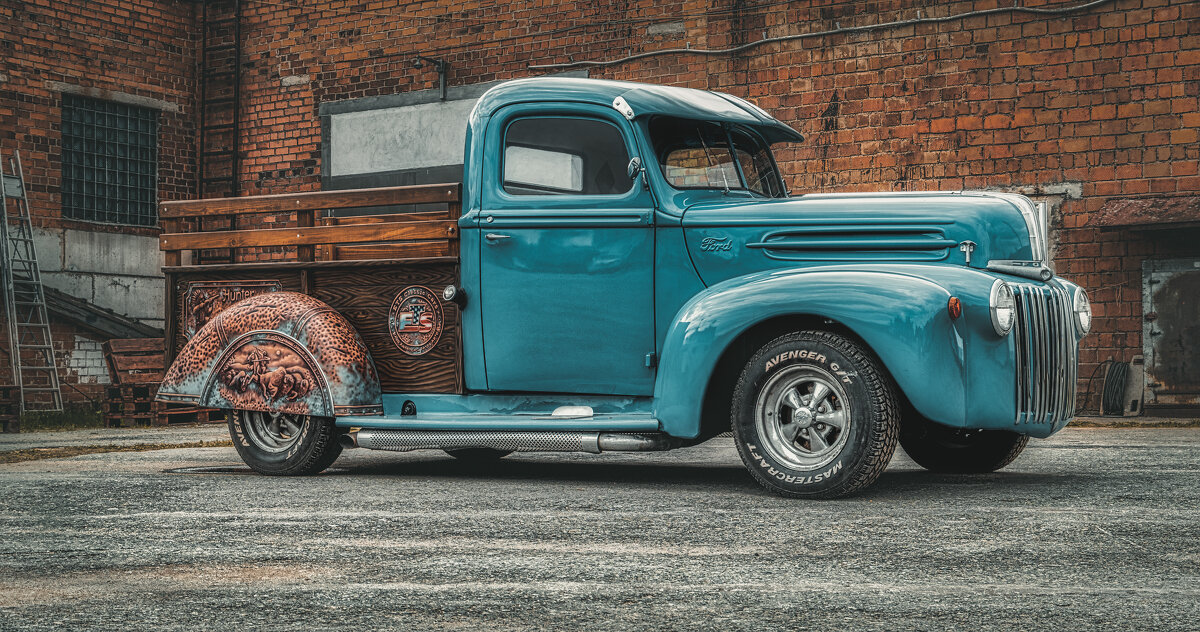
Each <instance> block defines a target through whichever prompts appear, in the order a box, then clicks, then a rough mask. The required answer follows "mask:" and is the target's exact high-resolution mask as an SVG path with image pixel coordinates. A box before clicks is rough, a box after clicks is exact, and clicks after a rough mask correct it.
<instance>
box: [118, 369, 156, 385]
mask: <svg viewBox="0 0 1200 632" xmlns="http://www.w3.org/2000/svg"><path fill="white" fill-rule="evenodd" d="M162 379H163V372H162V371H155V372H153V373H125V374H123V375H122V376H121V384H158V383H159V382H162Z"/></svg>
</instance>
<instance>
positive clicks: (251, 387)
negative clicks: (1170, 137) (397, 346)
mask: <svg viewBox="0 0 1200 632" xmlns="http://www.w3.org/2000/svg"><path fill="white" fill-rule="evenodd" d="M158 400H159V401H163V402H181V403H189V404H194V405H196V406H201V407H204V408H223V409H240V410H259V411H266V412H284V413H292V414H303V415H315V416H319V417H334V416H340V415H370V414H376V415H378V414H382V413H383V405H382V398H381V389H380V386H379V375H378V373H376V371H375V363H374V362H373V361H372V359H371V354H370V353H369V352H368V351H367V346H366V344H364V343H363V341H362V338H361V337H360V336H359V335H358V332H357V331H355V329H354V327H353V326H352V325H351V324H350V323H349V322H348V321H347V320H346V319H345V318H344V317H343V316H342V315H341V314H339V313H338V312H337V311H335V310H334V309H333V308H332V307H329V306H328V305H326V304H325V303H322V302H321V301H319V300H317V299H315V298H313V297H311V296H308V295H305V294H298V293H296V292H272V293H268V294H260V295H258V296H252V297H250V298H247V299H245V300H242V301H239V302H237V303H234V304H233V305H231V306H229V307H228V308H227V309H225V310H224V311H222V312H221V313H220V314H218V315H217V316H216V317H215V318H213V319H212V320H210V321H209V322H208V323H207V324H205V325H204V327H202V328H201V329H200V331H198V332H196V334H195V335H194V336H193V337H192V339H191V340H190V341H188V343H187V345H185V346H184V347H183V349H182V351H180V353H179V356H178V357H177V358H175V361H174V362H173V363H172V364H171V367H170V369H168V370H167V373H166V375H165V376H164V377H163V383H162V386H161V387H160V388H159V391H158Z"/></svg>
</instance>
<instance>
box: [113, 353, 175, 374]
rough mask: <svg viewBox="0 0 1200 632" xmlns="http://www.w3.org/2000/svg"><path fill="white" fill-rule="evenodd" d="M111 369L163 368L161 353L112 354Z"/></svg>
mask: <svg viewBox="0 0 1200 632" xmlns="http://www.w3.org/2000/svg"><path fill="white" fill-rule="evenodd" d="M112 363H113V369H114V370H117V371H145V370H156V371H162V370H163V368H164V367H163V354H162V352H161V351H160V352H158V353H156V354H153V355H119V354H113V356H112Z"/></svg>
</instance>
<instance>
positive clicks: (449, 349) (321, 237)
mask: <svg viewBox="0 0 1200 632" xmlns="http://www.w3.org/2000/svg"><path fill="white" fill-rule="evenodd" d="M802 140H803V138H802V137H801V135H800V134H799V133H798V132H796V131H795V130H793V129H792V128H790V127H788V126H787V125H785V124H783V123H781V122H780V121H778V120H776V119H775V118H773V117H772V116H771V115H770V114H768V113H767V112H765V111H763V110H762V109H760V108H758V107H756V106H755V105H753V104H752V103H749V102H747V101H745V100H743V99H739V98H736V97H733V96H730V95H726V94H720V93H714V92H706V91H700V90H690V89H683V88H672V87H662V86H655V85H646V84H637V83H623V82H614V81H600V80H587V79H567V78H541V79H528V80H519V81H512V82H508V83H504V84H502V85H500V86H498V87H496V88H494V89H492V90H491V91H489V92H487V93H486V94H485V95H484V96H483V97H482V98H480V99H479V101H478V103H477V105H476V106H475V108H474V111H473V112H472V113H471V115H470V119H469V121H468V131H467V141H466V154H465V164H466V167H465V169H464V173H463V180H462V184H461V190H460V189H459V188H458V186H457V185H441V188H440V189H437V187H409V188H407V189H405V190H401V189H403V188H398V189H374V190H366V191H359V192H319V193H312V194H299V195H293V196H263V197H258V198H235V199H230V200H202V201H192V202H176V203H164V204H163V209H162V216H163V218H164V223H166V224H170V223H171V222H176V221H182V220H181V218H187V217H192V218H193V219H194V218H195V217H208V216H213V215H220V214H221V213H249V212H270V213H280V212H293V211H295V212H296V213H297V217H298V218H300V219H299V220H297V224H296V226H297V227H295V228H283V229H259V230H240V231H199V232H196V231H195V230H192V231H188V230H184V229H178V228H173V226H174V225H173V224H171V225H168V226H167V227H166V230H165V231H164V235H163V236H162V239H163V249H164V250H166V251H167V259H168V266H167V267H166V268H165V270H166V272H167V275H168V286H169V291H168V302H169V310H168V313H170V314H172V323H171V324H170V325H169V334H170V335H169V337H170V341H169V345H168V346H169V347H172V349H171V354H172V355H173V356H174V358H175V359H174V363H173V364H172V366H171V367H170V369H169V371H168V373H167V375H166V377H165V380H164V382H163V384H162V387H161V389H160V391H159V395H158V397H159V399H160V400H162V401H168V402H182V403H190V404H194V405H198V406H205V407H210V408H223V409H228V410H229V411H230V413H229V420H230V422H229V423H230V428H231V433H232V436H233V438H234V441H235V444H236V446H237V449H238V451H239V452H240V453H241V455H242V457H243V458H244V459H245V461H246V463H247V464H249V465H250V466H251V467H252V468H254V469H255V470H257V471H259V472H262V473H264V474H277V475H286V474H314V473H317V472H320V471H322V470H323V469H325V468H326V467H328V466H329V465H330V464H331V463H333V461H334V460H335V459H336V458H337V457H338V455H339V454H340V452H341V451H342V450H343V449H345V448H368V449H378V450H397V451H407V450H416V449H426V448H433V449H441V450H445V451H447V452H449V453H450V454H452V455H454V456H456V457H458V458H464V459H475V460H489V459H497V458H500V457H503V456H505V455H507V454H509V453H511V452H513V451H584V452H593V453H602V452H608V451H651V450H668V449H672V448H678V447H685V446H689V445H695V444H697V443H699V442H702V441H706V440H708V439H710V438H712V437H715V436H717V435H719V434H722V433H725V432H729V431H731V430H732V433H733V437H734V441H735V443H736V445H737V449H738V451H739V453H740V454H741V457H742V460H743V461H744V463H745V465H746V468H747V469H748V470H749V472H750V473H751V475H752V476H753V478H754V479H755V480H757V481H758V482H759V483H761V484H762V485H763V486H764V487H766V488H767V489H769V490H771V491H773V492H776V493H779V494H782V495H785V496H795V497H816V498H830V497H837V496H843V495H846V494H850V493H854V492H857V491H859V490H862V489H863V488H865V487H867V486H868V485H870V484H871V483H872V482H874V481H875V480H876V479H877V478H878V477H879V476H880V474H881V472H883V470H884V468H885V467H886V466H887V464H888V462H889V461H890V460H891V458H892V455H893V453H894V451H895V448H896V445H897V442H899V444H900V445H902V446H903V447H904V449H905V451H906V452H907V453H908V454H909V455H910V456H911V457H912V458H913V459H914V460H915V461H916V462H917V463H919V464H920V465H922V466H924V467H926V468H929V469H932V470H941V471H954V472H989V471H993V470H996V469H998V468H1001V467H1004V466H1005V465H1007V464H1008V463H1010V462H1011V461H1012V460H1013V459H1014V458H1015V457H1016V456H1017V455H1018V454H1019V453H1020V452H1021V450H1022V448H1024V446H1025V444H1026V441H1027V440H1028V438H1029V437H1046V436H1048V435H1050V434H1052V433H1054V432H1056V431H1058V430H1060V429H1061V428H1062V427H1063V426H1064V425H1066V424H1067V422H1068V421H1069V420H1070V419H1071V417H1072V416H1073V414H1074V407H1075V400H1076V377H1077V376H1076V372H1077V369H1076V366H1077V348H1078V343H1079V341H1080V339H1081V338H1082V337H1083V336H1084V335H1085V334H1086V333H1087V332H1088V329H1089V328H1090V325H1091V310H1090V308H1089V305H1088V299H1087V296H1086V294H1085V293H1084V291H1083V290H1082V289H1081V288H1080V287H1079V286H1077V285H1074V284H1072V283H1070V282H1068V281H1066V280H1064V279H1061V278H1058V277H1056V276H1055V275H1054V273H1053V271H1052V270H1051V268H1050V267H1049V265H1048V261H1047V259H1048V253H1047V250H1048V246H1047V218H1046V216H1045V211H1044V208H1042V207H1040V206H1039V205H1037V204H1035V203H1033V202H1032V201H1031V200H1029V199H1028V198H1025V197H1023V196H1020V195H1011V194H1004V193H990V192H969V191H958V192H929V193H844V194H826V193H819V194H804V195H792V194H790V193H789V192H788V190H787V185H786V183H785V180H784V178H783V177H782V174H781V173H780V171H779V168H778V166H777V165H776V161H775V159H774V157H773V154H772V148H773V147H775V146H777V145H779V144H783V143H798V142H801V141H802ZM435 189H437V190H435ZM405 196H407V197H405ZM406 201H407V202H411V203H413V204H416V203H430V202H439V201H440V202H446V203H447V204H446V205H445V207H444V208H445V210H444V211H441V212H431V211H429V210H428V207H421V206H414V205H412V204H410V205H407V206H397V204H399V203H402V202H406ZM385 202H386V203H385ZM458 203H461V207H460V206H458ZM388 204H391V205H392V206H391V207H390V209H391V210H387V211H386V212H385V213H384V214H382V215H378V216H375V217H371V216H349V215H347V216H338V214H337V213H323V214H320V215H313V214H312V213H311V211H313V210H315V209H322V210H323V209H329V208H332V207H356V206H374V207H375V208H376V211H378V207H379V206H381V205H382V206H384V207H387V206H388ZM302 211H309V212H310V213H309V214H308V215H307V216H305V215H304V213H303V212H302ZM306 217H307V219H305V218H306ZM314 217H315V218H316V219H314ZM339 217H340V219H339ZM289 244H290V245H294V246H295V249H294V252H292V255H294V260H292V261H284V262H278V263H254V264H250V263H225V264H214V263H187V262H186V261H185V260H184V259H183V254H184V253H186V252H190V251H193V250H195V251H199V250H201V249H206V248H209V249H211V248H243V247H252V246H262V247H270V246H285V245H289ZM314 253H315V254H314ZM173 341H178V342H177V344H173ZM497 467H499V465H497Z"/></svg>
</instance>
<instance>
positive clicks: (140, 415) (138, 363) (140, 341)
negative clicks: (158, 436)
mask: <svg viewBox="0 0 1200 632" xmlns="http://www.w3.org/2000/svg"><path fill="white" fill-rule="evenodd" d="M104 361H105V363H107V364H108V374H109V377H110V378H112V386H109V387H108V388H106V389H105V390H104V394H105V398H104V402H103V404H102V405H101V412H102V413H103V415H104V425H105V426H108V427H110V428H111V427H122V426H144V425H162V424H165V423H166V421H165V420H160V419H159V416H160V412H161V411H162V408H163V406H162V404H159V403H158V402H155V401H154V396H155V395H157V394H158V385H159V383H161V382H162V376H163V341H162V338H128V339H113V340H109V341H108V342H105V343H104Z"/></svg>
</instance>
